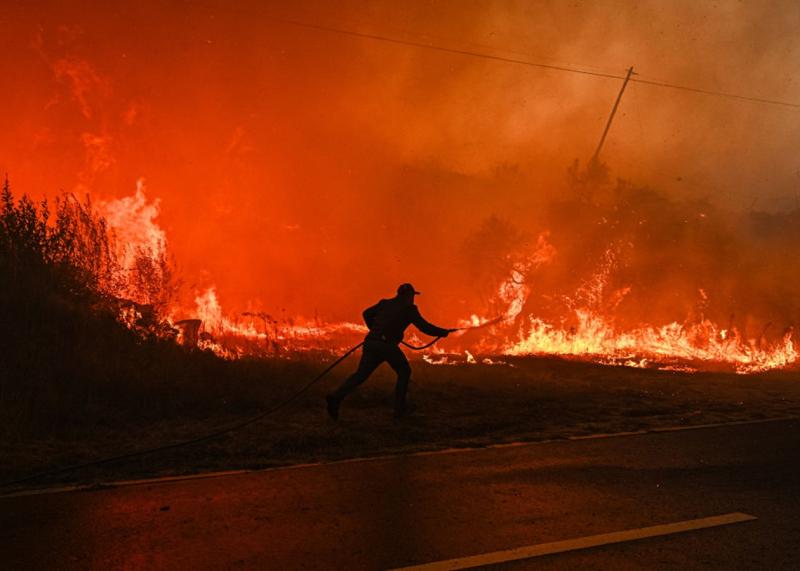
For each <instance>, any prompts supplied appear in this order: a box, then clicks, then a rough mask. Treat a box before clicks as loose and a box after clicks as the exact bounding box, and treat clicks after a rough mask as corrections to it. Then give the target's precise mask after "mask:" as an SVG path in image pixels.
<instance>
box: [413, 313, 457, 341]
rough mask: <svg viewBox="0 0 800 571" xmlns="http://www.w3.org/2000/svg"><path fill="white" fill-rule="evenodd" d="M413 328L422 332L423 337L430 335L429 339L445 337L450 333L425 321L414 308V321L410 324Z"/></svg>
mask: <svg viewBox="0 0 800 571" xmlns="http://www.w3.org/2000/svg"><path fill="white" fill-rule="evenodd" d="M411 323H413V324H414V326H415V327H416V328H417V329H419V330H420V331H422V332H423V333H424V334H425V335H430V336H431V337H447V334H448V333H450V330H449V329H445V328H444V327H438V326H436V325H434V324H433V323H430V322H429V321H426V320H425V318H424V317H422V315H421V314H420V312H419V309H417V308H416V307H415V308H414V319H413V321H412V322H411Z"/></svg>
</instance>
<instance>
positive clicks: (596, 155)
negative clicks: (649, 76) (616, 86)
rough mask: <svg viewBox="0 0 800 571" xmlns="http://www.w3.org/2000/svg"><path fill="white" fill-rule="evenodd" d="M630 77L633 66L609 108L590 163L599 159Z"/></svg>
mask: <svg viewBox="0 0 800 571" xmlns="http://www.w3.org/2000/svg"><path fill="white" fill-rule="evenodd" d="M632 75H634V73H633V66H631V67H629V68H628V74H627V75H626V76H625V81H623V82H622V87H621V88H620V90H619V94H618V95H617V100H616V101H615V102H614V107H612V108H611V115H610V116H609V118H608V122H607V123H606V128H605V130H604V131H603V136H602V137H600V142H599V143H598V144H597V149H596V150H595V151H594V154H593V155H592V160H591V161H590V163H594V162H597V160H598V158H600V151H601V150H602V149H603V143H605V142H606V135H608V130H609V129H610V128H611V122H612V121H613V120H614V115H616V113H617V107H619V102H620V101H621V100H622V94H623V93H625V87H627V85H628V81H630V79H631V76H632Z"/></svg>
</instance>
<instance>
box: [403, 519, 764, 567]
mask: <svg viewBox="0 0 800 571" xmlns="http://www.w3.org/2000/svg"><path fill="white" fill-rule="evenodd" d="M754 519H758V518H756V517H755V516H752V515H748V514H744V513H729V514H724V515H718V516H713V517H705V518H701V519H690V520H686V521H679V522H677V523H667V524H663V525H654V526H652V527H642V528H639V529H630V530H626V531H615V532H613V533H601V534H600V535H589V536H587V537H578V538H575V539H567V540H564V541H554V542H552V543H540V544H539V545H527V546H525V547H517V548H516V549H507V550H505V551H495V552H493V553H484V554H483V555H472V556H470V557H461V558H459V559H448V560H446V561H436V562H433V563H425V564H423V565H412V566H410V567H398V568H397V569H394V570H393V571H453V570H455V569H471V568H473V567H482V566H484V565H492V564H496V563H506V562H509V561H518V560H520V559H530V558H532V557H541V556H542V555H552V554H554V553H564V552H565V551H576V550H579V549H589V548H590V547H598V546H600V545H610V544H612V543H622V542H625V541H636V540H639V539H646V538H648V537H659V536H662V535H672V534H675V533H684V532H687V531H695V530H698V529H706V528H709V527H718V526H721V525H730V524H732V523H740V522H745V521H752V520H754Z"/></svg>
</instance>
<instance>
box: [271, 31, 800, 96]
mask: <svg viewBox="0 0 800 571" xmlns="http://www.w3.org/2000/svg"><path fill="white" fill-rule="evenodd" d="M268 19H270V20H272V21H275V22H280V23H283V24H289V25H292V26H297V27H300V28H307V29H311V30H317V31H322V32H329V33H332V34H340V35H344V36H352V37H356V38H363V39H368V40H375V41H379V42H386V43H390V44H398V45H402V46H410V47H415V48H421V49H427V50H433V51H437V52H443V53H449V54H456V55H462V56H468V57H476V58H481V59H486V60H492V61H500V62H504V63H513V64H518V65H526V66H529V67H537V68H541V69H549V70H553V71H563V72H566V73H577V74H581V75H590V76H594V77H602V78H606V79H621V80H624V79H625V75H621V74H614V73H602V72H597V71H589V70H586V69H580V68H576V67H568V66H561V65H554V64H546V63H540V62H534V61H530V60H525V59H518V58H511V57H504V56H498V55H492V54H487V53H484V52H477V51H473V50H464V49H458V48H448V47H444V46H438V45H435V44H429V43H423V42H415V41H412V40H403V39H400V38H392V37H389V36H382V35H379V34H368V33H365V32H356V31H353V30H344V29H341V28H334V27H331V26H323V25H320V24H309V23H306V22H300V21H297V20H288V19H284V18H273V17H270V18H268ZM630 81H631V82H635V83H641V84H643V85H651V86H654V87H664V88H668V89H677V90H680V91H688V92H691V93H699V94H702V95H713V96H717V97H727V98H729V99H736V100H739V101H749V102H751V103H763V104H767V105H778V106H781V107H789V108H792V109H800V103H792V102H790V101H781V100H779V99H768V98H765V97H751V96H748V95H739V94H737V93H730V92H727V91H715V90H711V89H702V88H699V87H690V86H687V85H678V84H675V83H668V82H665V81H655V80H650V79H637V78H631V79H630Z"/></svg>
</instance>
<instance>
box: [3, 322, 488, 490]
mask: <svg viewBox="0 0 800 571" xmlns="http://www.w3.org/2000/svg"><path fill="white" fill-rule="evenodd" d="M493 322H494V320H492V321H491V322H487V323H484V324H481V325H479V326H472V327H460V328H458V329H450V331H451V332H454V331H463V330H465V329H476V328H478V327H485V326H486V325H489V324H490V323H493ZM441 338H442V337H441V336H440V337H436V338H434V339H433V341H431V342H430V343H426V344H425V345H421V346H416V345H411V344H409V343H406V342H405V341H401V342H400V343H401V344H403V345H404V346H406V347H408V348H409V349H411V350H413V351H422V350H423V349H427V348H428V347H430V346H432V345H433V344H434V343H436V342H437V341H439V339H441ZM363 344H364V342H363V341H362V342H361V343H359V344H358V345H356V346H355V347H353V348H351V349H350V350H348V351H347V352H346V353H345V354H343V355H342V356H341V357H339V358H338V359H336V360H335V361H334V362H333V363H331V364H330V365H328V366H327V367H326V368H325V370H323V371H322V372H321V373H319V374H318V375H317V376H316V377H314V378H313V379H311V380H310V381H309V382H308V383H306V384H305V385H304V386H303V387H301V388H300V389H299V390H298V391H296V392H295V393H293V394H292V395H290V396H289V397H288V398H286V399H284V400H283V401H281V402H279V403H278V404H276V405H274V406H272V407H270V408H268V409H266V410H264V411H262V412H260V413H258V414H257V415H255V416H253V417H251V418H248V419H246V420H243V421H241V422H238V423H236V424H234V425H232V426H228V427H226V428H221V429H219V430H215V431H214V432H210V433H208V434H204V435H203V436H199V437H196V438H192V439H190V440H182V441H180V442H175V443H172V444H165V445H163V446H156V447H154V448H147V449H145V450H136V451H134V452H129V453H127V454H119V455H117V456H109V457H107V458H101V459H99V460H93V461H91V462H84V463H83V464H75V465H72V466H67V467H64V468H55V469H53V470H47V471H44V472H39V473H36V474H32V475H30V476H26V477H24V478H20V479H18V480H12V481H9V482H3V483H0V488H6V487H10V486H17V485H19V484H24V483H27V482H31V481H33V480H39V479H41V478H44V477H47V476H57V475H60V474H66V473H69V472H73V471H76V470H81V469H83V468H91V467H94V466H102V465H104V464H111V463H114V462H122V461H123V460H130V459H131V458H140V457H142V456H147V455H149V454H155V453H156V452H164V451H167V450H175V449H177V448H184V447H186V446H192V445H195V444H201V443H203V442H208V441H209V440H214V439H215V438H219V437H221V436H225V435H226V434H230V433H232V432H235V431H237V430H241V429H242V428H245V427H246V426H249V425H251V424H254V423H256V422H258V421H260V420H262V419H263V418H265V417H267V416H269V415H271V414H273V413H275V412H277V411H279V410H280V409H282V408H283V407H285V406H286V405H288V404H290V403H292V402H294V401H295V400H296V399H297V398H298V397H300V396H301V395H302V394H303V393H305V392H306V391H307V390H308V389H310V388H311V387H312V386H314V385H315V384H317V383H318V382H319V381H320V380H322V378H323V377H324V376H325V375H327V374H328V373H330V372H331V371H332V370H333V369H335V368H336V367H337V366H338V365H339V363H341V362H342V361H344V360H345V359H347V357H349V356H350V355H352V354H353V353H354V352H355V351H357V350H358V349H359V348H360V347H361V346H362V345H363Z"/></svg>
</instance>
